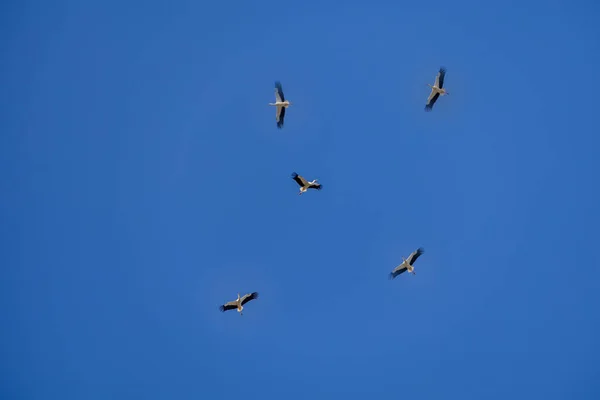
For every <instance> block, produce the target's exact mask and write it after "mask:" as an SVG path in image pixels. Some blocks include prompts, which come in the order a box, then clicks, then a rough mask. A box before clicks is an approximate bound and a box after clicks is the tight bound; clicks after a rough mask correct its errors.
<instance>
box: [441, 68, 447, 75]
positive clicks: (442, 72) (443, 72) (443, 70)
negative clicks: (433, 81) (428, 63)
mask: <svg viewBox="0 0 600 400" xmlns="http://www.w3.org/2000/svg"><path fill="white" fill-rule="evenodd" d="M445 73H446V68H445V67H443V66H442V67H440V74H445Z"/></svg>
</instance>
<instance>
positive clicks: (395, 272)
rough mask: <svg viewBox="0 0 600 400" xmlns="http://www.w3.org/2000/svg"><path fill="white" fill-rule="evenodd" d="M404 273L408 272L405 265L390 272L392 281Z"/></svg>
mask: <svg viewBox="0 0 600 400" xmlns="http://www.w3.org/2000/svg"><path fill="white" fill-rule="evenodd" d="M403 272H406V267H405V266H404V265H403V264H400V265H398V266H397V267H396V268H394V269H393V270H392V272H390V279H394V278H395V277H397V276H398V275H400V274H401V273H403Z"/></svg>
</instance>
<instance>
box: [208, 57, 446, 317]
mask: <svg viewBox="0 0 600 400" xmlns="http://www.w3.org/2000/svg"><path fill="white" fill-rule="evenodd" d="M445 76H446V69H445V68H444V67H441V68H440V70H439V71H438V74H437V76H436V77H435V83H434V84H433V86H432V85H430V84H429V83H428V84H427V86H429V87H430V88H431V93H430V94H429V97H428V98H427V103H426V104H425V111H431V110H432V109H433V105H434V104H435V102H436V101H437V99H438V98H439V97H440V96H445V95H447V94H450V93H448V91H446V89H444V77H445ZM291 104H292V102H290V101H289V100H286V99H285V96H284V94H283V87H282V86H281V83H280V82H275V103H269V105H270V106H275V120H276V121H277V128H279V129H281V128H283V121H284V118H285V111H286V109H287V108H288V107H289V106H290V105H291ZM292 179H293V180H294V181H296V183H297V184H298V185H299V186H300V191H299V193H298V195H301V194H302V193H305V192H306V191H307V190H308V189H316V190H321V188H322V186H321V184H320V183H317V179H313V180H312V181H308V180H306V179H305V178H304V177H302V176H300V175H298V174H297V173H296V172H293V173H292ZM424 252H425V250H424V249H423V248H422V247H419V248H418V249H417V250H415V251H413V252H412V253H411V254H410V255H409V256H408V258H404V257H402V264H400V265H398V266H397V267H396V268H394V269H393V270H392V272H390V274H389V278H390V279H394V278H396V277H397V276H398V275H400V274H402V273H404V272H406V271H408V272H410V273H411V274H413V275H415V274H416V273H415V267H414V263H415V261H417V259H418V258H419V257H420V256H421V254H423V253H424ZM257 298H258V292H252V293H248V294H245V295H244V296H240V294H239V293H238V294H237V299H236V300H233V301H230V302H227V303H225V304H223V305H221V306H220V307H219V309H220V310H221V311H222V312H225V311H229V310H237V312H238V313H239V314H240V315H243V310H244V305H245V304H246V303H248V302H249V301H251V300H255V299H257Z"/></svg>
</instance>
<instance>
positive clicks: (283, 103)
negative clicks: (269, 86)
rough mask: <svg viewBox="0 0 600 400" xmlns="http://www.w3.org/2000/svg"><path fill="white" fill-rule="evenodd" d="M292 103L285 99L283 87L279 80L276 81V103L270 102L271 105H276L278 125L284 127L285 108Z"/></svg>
mask: <svg viewBox="0 0 600 400" xmlns="http://www.w3.org/2000/svg"><path fill="white" fill-rule="evenodd" d="M291 104H292V103H291V102H290V101H288V100H286V99H285V96H284V95H283V89H282V87H281V83H280V82H279V81H277V82H275V103H269V105H270V106H275V107H276V111H275V120H276V121H277V127H278V128H279V129H281V128H283V118H284V117H285V109H286V108H288V107H289V106H290V105H291Z"/></svg>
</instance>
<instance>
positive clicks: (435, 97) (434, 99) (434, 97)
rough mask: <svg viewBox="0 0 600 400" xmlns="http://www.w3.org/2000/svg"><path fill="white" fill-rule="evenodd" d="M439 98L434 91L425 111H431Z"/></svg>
mask: <svg viewBox="0 0 600 400" xmlns="http://www.w3.org/2000/svg"><path fill="white" fill-rule="evenodd" d="M438 97H440V94H439V93H437V92H434V91H433V90H432V91H431V94H430V95H429V98H428V99H427V104H425V111H431V109H432V108H433V105H434V104H435V102H436V101H437V99H438Z"/></svg>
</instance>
